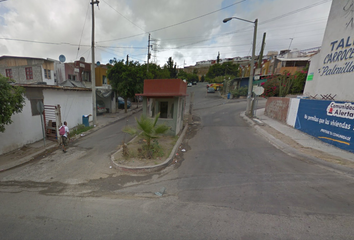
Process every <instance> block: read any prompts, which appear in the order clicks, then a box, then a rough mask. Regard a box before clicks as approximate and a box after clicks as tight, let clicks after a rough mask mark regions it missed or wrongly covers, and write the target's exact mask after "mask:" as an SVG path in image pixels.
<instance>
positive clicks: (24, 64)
mask: <svg viewBox="0 0 354 240" xmlns="http://www.w3.org/2000/svg"><path fill="white" fill-rule="evenodd" d="M54 63H55V61H54V60H52V59H44V58H32V57H17V56H1V57H0V74H2V75H3V76H6V77H9V78H11V79H13V80H14V81H15V82H16V83H20V84H35V83H40V82H41V83H43V82H44V83H45V84H47V85H57V82H56V79H55V76H54Z"/></svg>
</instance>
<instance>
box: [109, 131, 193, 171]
mask: <svg viewBox="0 0 354 240" xmlns="http://www.w3.org/2000/svg"><path fill="white" fill-rule="evenodd" d="M187 129H188V124H186V125H185V126H184V129H183V131H182V133H181V135H180V136H179V138H178V140H177V142H176V144H175V146H174V147H173V149H172V151H171V153H170V156H169V157H168V158H167V159H166V161H164V162H163V163H160V164H158V165H154V166H142V167H129V166H125V165H121V164H118V163H116V162H115V161H114V155H115V154H116V153H119V152H120V151H122V148H120V149H119V150H118V151H116V152H115V153H113V154H112V155H111V163H112V165H113V167H114V168H116V169H118V170H121V171H124V172H133V173H149V172H157V171H160V170H162V169H164V168H166V167H167V166H168V165H169V164H170V163H171V162H172V160H173V158H174V156H175V154H176V152H177V150H178V147H179V145H181V143H182V140H183V138H184V136H185V135H186V132H187ZM131 141H133V139H132V140H131Z"/></svg>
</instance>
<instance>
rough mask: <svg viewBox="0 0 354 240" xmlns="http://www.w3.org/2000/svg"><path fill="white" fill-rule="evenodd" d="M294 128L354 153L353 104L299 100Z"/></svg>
mask: <svg viewBox="0 0 354 240" xmlns="http://www.w3.org/2000/svg"><path fill="white" fill-rule="evenodd" d="M295 128H296V129H299V130H301V131H303V132H305V133H307V134H310V135H312V136H314V137H317V138H318V139H320V140H322V141H324V142H327V143H329V144H332V145H335V146H337V147H339V148H342V149H344V150H347V151H350V152H354V142H353V141H354V103H350V102H336V101H318V100H307V99H301V100H300V104H299V109H298V113H297V117H296V123H295Z"/></svg>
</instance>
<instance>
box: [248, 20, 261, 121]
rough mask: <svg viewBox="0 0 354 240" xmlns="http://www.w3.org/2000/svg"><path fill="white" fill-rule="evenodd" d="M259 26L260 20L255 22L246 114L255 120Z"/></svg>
mask: <svg viewBox="0 0 354 240" xmlns="http://www.w3.org/2000/svg"><path fill="white" fill-rule="evenodd" d="M257 25H258V19H256V20H255V21H254V32H253V45H252V59H251V69H250V77H249V81H248V94H247V108H246V114H247V115H248V116H249V117H250V118H253V108H252V91H253V76H254V57H255V51H256V41H257Z"/></svg>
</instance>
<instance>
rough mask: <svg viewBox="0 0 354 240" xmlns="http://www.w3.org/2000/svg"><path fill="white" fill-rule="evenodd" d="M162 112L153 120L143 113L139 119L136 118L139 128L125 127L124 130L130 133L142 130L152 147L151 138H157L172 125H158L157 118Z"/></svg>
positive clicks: (144, 137) (148, 144)
mask: <svg viewBox="0 0 354 240" xmlns="http://www.w3.org/2000/svg"><path fill="white" fill-rule="evenodd" d="M159 116H160V113H158V114H157V115H156V116H155V119H154V120H152V119H150V118H148V117H147V116H145V115H141V116H140V119H139V120H138V119H137V118H135V120H136V122H137V124H138V126H137V129H136V128H133V127H130V126H128V127H125V128H124V129H123V132H126V133H129V134H131V135H137V134H138V130H140V131H141V133H140V134H141V137H142V138H143V139H145V140H146V144H147V148H148V150H149V149H150V146H151V139H156V138H158V137H159V135H161V134H164V133H165V132H166V131H167V130H169V129H170V127H168V126H166V125H165V124H159V125H157V120H158V119H159Z"/></svg>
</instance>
